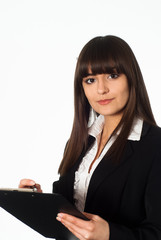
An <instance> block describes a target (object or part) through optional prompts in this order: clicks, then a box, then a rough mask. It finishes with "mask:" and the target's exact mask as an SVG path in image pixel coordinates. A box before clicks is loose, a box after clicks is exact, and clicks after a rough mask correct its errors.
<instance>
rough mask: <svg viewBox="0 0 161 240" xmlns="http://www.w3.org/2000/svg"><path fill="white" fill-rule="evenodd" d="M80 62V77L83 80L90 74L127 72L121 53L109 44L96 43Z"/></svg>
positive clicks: (88, 48)
mask: <svg viewBox="0 0 161 240" xmlns="http://www.w3.org/2000/svg"><path fill="white" fill-rule="evenodd" d="M79 62H80V65H79V77H80V78H81V79H82V78H84V77H87V76H88V75H89V74H93V75H97V74H106V73H108V74H111V73H119V74H120V73H124V72H125V68H124V64H123V62H122V54H121V53H120V51H116V49H114V48H111V46H109V45H108V44H106V45H104V44H103V42H102V41H96V42H95V44H90V45H89V46H88V47H86V48H85V49H84V51H82V53H81V55H80V59H79Z"/></svg>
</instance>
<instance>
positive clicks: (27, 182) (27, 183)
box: [18, 179, 42, 193]
mask: <svg viewBox="0 0 161 240" xmlns="http://www.w3.org/2000/svg"><path fill="white" fill-rule="evenodd" d="M18 187H19V188H36V189H37V192H40V193H42V189H41V186H40V184H37V183H36V182H35V181H33V180H31V179H22V180H21V181H20V183H19V186H18Z"/></svg>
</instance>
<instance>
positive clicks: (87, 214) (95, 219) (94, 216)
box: [83, 212, 100, 221]
mask: <svg viewBox="0 0 161 240" xmlns="http://www.w3.org/2000/svg"><path fill="white" fill-rule="evenodd" d="M83 214H84V215H85V216H86V217H87V218H88V219H90V220H93V221H98V219H100V217H99V216H98V215H94V214H91V213H86V212H83Z"/></svg>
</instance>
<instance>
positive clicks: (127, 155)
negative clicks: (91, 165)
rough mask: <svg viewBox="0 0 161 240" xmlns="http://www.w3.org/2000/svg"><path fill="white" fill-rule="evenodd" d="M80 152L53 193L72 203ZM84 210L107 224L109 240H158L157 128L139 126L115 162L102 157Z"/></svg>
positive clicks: (160, 134)
mask: <svg viewBox="0 0 161 240" xmlns="http://www.w3.org/2000/svg"><path fill="white" fill-rule="evenodd" d="M84 154H85V153H82V154H81V156H80V158H79V159H78V161H77V162H76V164H75V165H74V166H73V167H72V168H71V169H70V171H68V173H67V174H66V175H65V176H62V177H60V179H59V181H57V182H54V183H53V192H56V193H60V194H62V195H64V196H65V197H66V198H67V199H68V200H69V201H70V202H72V203H74V201H73V184H74V177H75V171H76V170H77V168H78V166H79V164H80V161H81V159H82V158H83V156H84ZM85 211H86V212H89V213H93V214H96V215H99V216H100V217H102V218H104V219H105V220H107V221H108V223H109V226H110V240H161V128H159V127H154V126H150V125H149V124H147V123H144V124H143V131H142V136H141V140H140V141H132V140H127V144H126V147H125V151H124V154H123V157H122V159H121V160H120V162H119V163H115V162H114V161H112V159H110V158H108V159H107V158H106V157H104V158H103V159H102V161H101V162H100V163H99V165H98V166H97V168H96V169H95V171H94V173H93V176H92V178H91V181H90V184H89V188H88V192H87V198H86V203H85Z"/></svg>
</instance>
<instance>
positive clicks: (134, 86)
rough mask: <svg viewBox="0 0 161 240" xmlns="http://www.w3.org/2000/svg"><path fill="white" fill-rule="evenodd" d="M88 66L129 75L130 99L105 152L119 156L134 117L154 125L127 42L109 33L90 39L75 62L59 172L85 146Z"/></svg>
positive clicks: (95, 69) (64, 170) (67, 166)
mask: <svg viewBox="0 0 161 240" xmlns="http://www.w3.org/2000/svg"><path fill="white" fill-rule="evenodd" d="M89 66H90V69H91V71H92V74H93V75H96V74H102V73H109V74H110V73H113V69H115V70H116V71H117V73H123V74H125V75H126V77H127V79H128V86H129V99H128V102H127V105H126V108H125V110H124V113H123V117H122V119H121V121H120V123H119V124H118V126H117V127H116V129H115V130H114V132H113V134H115V133H116V131H117V130H118V129H119V128H120V126H121V131H120V134H119V135H118V137H117V139H116V141H115V142H114V144H113V145H112V146H111V148H110V149H109V151H108V152H107V155H112V157H113V159H114V160H115V161H117V160H118V159H119V158H120V156H121V154H122V152H123V150H124V147H125V144H126V140H127V138H128V135H129V133H130V130H131V126H132V123H133V120H134V117H136V116H137V117H140V118H142V119H143V120H144V121H146V122H148V123H150V124H152V125H156V122H155V119H154V116H153V113H152V110H151V106H150V102H149V97H148V94H147V91H146V87H145V84H144V80H143V77H142V73H141V70H140V67H139V65H138V63H137V60H136V58H135V56H134V54H133V52H132V50H131V48H130V47H129V45H128V44H127V43H126V42H125V41H124V40H122V39H121V38H119V37H116V36H110V35H108V36H105V37H96V38H94V39H92V40H90V41H89V42H88V43H87V44H86V45H85V46H84V48H83V49H82V51H81V53H80V55H79V58H78V61H77V65H76V70H75V79H74V106H75V112H74V122H73V128H72V132H71V136H70V138H69V141H68V143H67V146H66V149H65V152H64V156H63V159H62V162H61V164H60V167H59V173H60V175H64V174H65V173H66V172H67V171H68V170H69V168H70V167H71V166H72V165H73V164H74V163H75V162H76V161H77V159H78V157H79V156H80V154H81V152H82V151H83V149H86V148H87V141H88V120H89V112H90V105H89V103H88V100H87V98H86V96H85V94H84V90H83V87H82V78H83V77H85V76H88V71H89Z"/></svg>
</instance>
